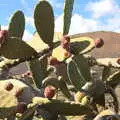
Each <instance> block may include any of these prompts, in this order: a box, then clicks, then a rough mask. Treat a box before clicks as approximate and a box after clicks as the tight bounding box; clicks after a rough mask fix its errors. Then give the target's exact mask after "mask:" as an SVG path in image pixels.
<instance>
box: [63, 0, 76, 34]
mask: <svg viewBox="0 0 120 120" xmlns="http://www.w3.org/2000/svg"><path fill="white" fill-rule="evenodd" d="M73 4H74V0H65V6H64V26H63V35H67V34H68V32H69V28H70V24H71V17H72V10H73Z"/></svg>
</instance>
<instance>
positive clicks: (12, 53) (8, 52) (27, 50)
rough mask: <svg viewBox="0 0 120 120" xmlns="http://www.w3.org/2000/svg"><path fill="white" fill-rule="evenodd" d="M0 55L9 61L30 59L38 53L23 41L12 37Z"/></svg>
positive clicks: (1, 49) (4, 45)
mask: <svg viewBox="0 0 120 120" xmlns="http://www.w3.org/2000/svg"><path fill="white" fill-rule="evenodd" d="M0 53H1V54H2V55H3V56H4V57H6V58H8V59H17V58H24V57H30V56H32V55H34V54H36V51H35V50H34V49H33V48H32V47H30V46H29V45H28V44H27V43H26V42H24V41H22V40H21V39H19V38H15V37H10V38H8V39H6V41H5V42H4V44H3V45H2V47H1V48H0Z"/></svg>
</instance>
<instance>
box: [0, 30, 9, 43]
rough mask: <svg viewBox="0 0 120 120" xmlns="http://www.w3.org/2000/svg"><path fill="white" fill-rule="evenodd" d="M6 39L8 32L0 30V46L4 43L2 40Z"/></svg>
mask: <svg viewBox="0 0 120 120" xmlns="http://www.w3.org/2000/svg"><path fill="white" fill-rule="evenodd" d="M7 37H8V31H7V30H1V31H0V44H1V45H2V44H3V43H4V40H5V39H6V38H7Z"/></svg>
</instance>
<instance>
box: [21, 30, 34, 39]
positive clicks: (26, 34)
mask: <svg viewBox="0 0 120 120" xmlns="http://www.w3.org/2000/svg"><path fill="white" fill-rule="evenodd" d="M32 37H33V35H32V34H31V33H30V32H29V31H27V30H25V32H24V35H23V40H24V41H29V40H31V39H32Z"/></svg>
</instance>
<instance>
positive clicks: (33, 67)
mask: <svg viewBox="0 0 120 120" xmlns="http://www.w3.org/2000/svg"><path fill="white" fill-rule="evenodd" d="M28 68H29V69H30V71H31V72H32V75H33V80H34V83H35V85H36V86H37V87H38V88H41V86H42V81H43V79H44V78H45V76H46V69H47V58H46V57H45V58H43V59H41V60H39V59H36V60H32V61H30V62H28Z"/></svg>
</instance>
